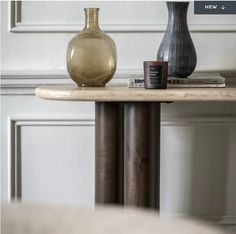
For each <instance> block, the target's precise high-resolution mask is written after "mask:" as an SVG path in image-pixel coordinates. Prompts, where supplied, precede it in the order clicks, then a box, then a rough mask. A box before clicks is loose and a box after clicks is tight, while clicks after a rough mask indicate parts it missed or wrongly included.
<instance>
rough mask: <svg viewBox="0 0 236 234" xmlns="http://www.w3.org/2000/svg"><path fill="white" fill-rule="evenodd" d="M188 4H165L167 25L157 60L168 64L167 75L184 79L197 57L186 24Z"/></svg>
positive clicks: (192, 67)
mask: <svg viewBox="0 0 236 234" xmlns="http://www.w3.org/2000/svg"><path fill="white" fill-rule="evenodd" d="M188 5H189V2H167V8H168V25H167V29H166V32H165V35H164V38H163V40H162V42H161V45H160V48H159V50H158V54H157V60H160V61H166V62H168V75H169V76H175V77H180V78H186V77H188V76H189V75H191V73H192V72H193V71H194V69H195V67H196V63H197V55H196V51H195V48H194V45H193V41H192V38H191V36H190V33H189V30H188V24H187V11H188Z"/></svg>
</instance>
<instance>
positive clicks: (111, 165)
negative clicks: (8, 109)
mask: <svg viewBox="0 0 236 234" xmlns="http://www.w3.org/2000/svg"><path fill="white" fill-rule="evenodd" d="M36 95H37V96H38V97H39V98H43V99H50V100H63V101H66V100H67V101H93V102H95V137H96V139H95V154H96V169H95V170H96V173H95V175H96V178H95V181H96V185H95V186H96V190H95V191H96V192H95V193H96V203H99V204H101V203H102V204H123V205H128V206H141V207H150V208H154V209H159V206H160V204H159V203H160V197H159V194H160V188H159V187H160V107H161V103H162V102H175V101H184V102H187V101H236V85H234V86H233V85H231V86H228V87H226V88H188V89H187V88H170V89H164V90H160V89H155V90H145V89H143V88H127V87H124V86H116V85H114V86H107V87H104V88H80V87H77V86H76V85H48V86H41V87H39V88H37V89H36Z"/></svg>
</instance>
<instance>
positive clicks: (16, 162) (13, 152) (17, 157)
mask: <svg viewBox="0 0 236 234" xmlns="http://www.w3.org/2000/svg"><path fill="white" fill-rule="evenodd" d="M23 126H32V127H34V126H42V127H44V126H61V127H63V126H67V127H68V126H94V118H93V117H91V116H70V117H67V116H65V117H60V118H58V117H57V116H50V117H48V116H43V117H35V116H23V115H22V116H10V117H9V121H8V133H9V144H8V151H9V167H8V168H9V171H10V172H9V200H10V201H20V200H21V198H22V193H21V188H22V181H21V136H20V135H21V128H22V127H23Z"/></svg>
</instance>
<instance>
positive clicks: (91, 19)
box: [84, 8, 100, 30]
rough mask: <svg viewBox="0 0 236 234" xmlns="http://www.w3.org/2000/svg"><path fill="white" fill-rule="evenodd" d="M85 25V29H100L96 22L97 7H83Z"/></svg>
mask: <svg viewBox="0 0 236 234" xmlns="http://www.w3.org/2000/svg"><path fill="white" fill-rule="evenodd" d="M84 11H85V27H84V29H86V30H100V28H99V24H98V12H99V8H85V9H84Z"/></svg>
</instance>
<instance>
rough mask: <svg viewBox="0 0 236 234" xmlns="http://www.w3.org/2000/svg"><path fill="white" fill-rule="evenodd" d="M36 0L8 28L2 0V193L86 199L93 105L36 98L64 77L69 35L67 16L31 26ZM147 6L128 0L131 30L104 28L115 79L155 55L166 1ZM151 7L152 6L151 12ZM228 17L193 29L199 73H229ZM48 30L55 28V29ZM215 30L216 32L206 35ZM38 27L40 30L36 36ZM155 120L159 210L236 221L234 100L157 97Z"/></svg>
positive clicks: (90, 194)
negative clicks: (163, 100)
mask: <svg viewBox="0 0 236 234" xmlns="http://www.w3.org/2000/svg"><path fill="white" fill-rule="evenodd" d="M30 4H31V5H30ZM34 4H39V8H38V9H42V8H40V2H37V3H33V2H32V3H30V2H29V4H28V5H24V4H23V5H22V15H21V20H22V22H23V23H22V24H15V27H14V25H13V24H12V28H11V30H12V31H17V30H18V33H16V32H10V31H9V29H10V25H9V19H10V18H11V19H12V20H14V19H15V18H17V17H15V18H14V16H13V15H9V12H10V11H9V9H8V7H9V4H8V2H6V1H4V2H1V22H2V27H1V40H2V44H1V45H2V48H1V50H2V53H1V57H2V64H1V65H2V73H3V77H2V84H1V92H2V95H1V104H2V112H1V128H2V129H1V144H2V145H1V195H2V199H3V200H7V199H10V197H11V195H12V198H17V197H18V198H20V199H22V200H23V201H32V202H55V203H72V204H80V205H83V206H93V205H94V184H95V180H94V168H95V161H94V104H93V103H88V102H83V103H82V102H80V103H79V102H56V101H45V100H39V99H37V98H36V97H35V96H34V95H33V94H34V88H35V87H36V86H37V85H38V84H42V83H45V84H49V83H64V82H70V80H69V79H68V78H65V76H64V74H66V67H65V66H66V63H65V54H66V47H67V44H68V42H69V40H70V39H71V38H72V37H73V35H74V34H73V33H71V32H69V31H73V30H74V31H75V28H72V29H71V28H70V26H68V23H67V25H63V24H65V22H59V21H60V20H62V17H61V18H60V19H59V18H58V15H54V14H52V16H53V17H54V18H53V19H50V20H51V22H52V21H53V20H54V23H55V22H59V23H58V25H59V26H60V25H61V26H60V28H54V26H52V23H51V24H50V23H48V26H47V22H41V26H40V24H39V25H38V26H36V25H34V23H35V22H36V21H37V19H36V18H32V17H39V18H38V19H40V10H39V11H38V12H37V15H32V14H29V7H33V8H34V7H35V6H36V5H34ZM53 4H57V3H56V2H54V3H52V2H48V4H47V5H48V6H49V7H55V8H54V10H53V12H57V11H56V10H55V9H57V10H58V11H62V8H63V7H69V8H70V6H68V5H67V6H65V4H68V3H66V2H60V3H58V5H53ZM60 4H61V5H60ZM83 4H84V3H83ZM99 4H101V3H99ZM103 4H108V3H103ZM127 4H128V3H127ZM130 4H132V3H130ZM146 4H147V5H146ZM150 4H151V2H149V3H145V2H139V3H137V4H136V5H130V6H131V8H129V7H130V6H129V5H127V8H126V9H135V8H137V11H140V14H141V13H142V17H143V19H144V23H143V22H142V21H138V20H139V19H137V17H136V18H135V15H134V18H133V20H136V21H137V22H136V24H135V25H134V26H133V27H135V28H136V32H135V33H134V31H135V30H134V29H133V28H131V25H132V24H131V20H132V19H131V18H128V21H127V25H128V26H127V25H126V26H124V28H123V29H122V28H121V29H122V30H119V27H120V26H121V27H122V24H120V26H119V24H118V25H116V22H112V24H113V25H111V26H110V28H109V27H108V26H107V27H108V29H109V30H110V31H113V32H109V35H110V36H111V37H112V38H113V39H114V40H115V42H116V45H117V52H118V66H117V74H116V75H117V79H115V81H117V82H124V81H126V78H128V77H129V76H130V74H135V73H140V72H142V62H143V60H152V59H155V57H156V53H157V48H158V46H159V44H160V42H161V40H162V37H163V29H164V27H163V25H161V24H159V25H158V23H156V22H157V21H158V22H161V23H164V22H165V15H163V13H160V14H159V15H155V14H156V12H158V11H159V10H160V9H162V8H161V6H160V8H158V7H157V6H158V4H163V3H155V4H156V5H155V7H156V8H155V7H154V6H152V5H150ZM37 6H38V5H37ZM132 7H134V8H132ZM162 7H163V6H162ZM69 8H68V9H69ZM63 9H64V8H63ZM140 9H145V10H147V12H145V11H144V10H140ZM148 9H155V11H154V10H153V11H150V14H149V12H148ZM163 9H165V8H163ZM72 11H73V10H72ZM104 11H105V10H104ZM32 12H33V11H32ZM48 12H51V11H48ZM63 12H64V13H63V14H66V11H63ZM68 12H70V11H68ZM73 12H74V11H73ZM76 12H77V13H78V14H79V11H78V10H76ZM134 12H135V11H134ZM163 12H164V11H163ZM11 13H12V14H13V12H11ZM109 14H111V15H113V14H115V13H114V12H112V11H110V13H109ZM122 14H124V15H123V16H122V15H121V16H122V20H124V19H126V18H125V17H127V15H125V14H126V12H125V11H124V12H123V13H122ZM111 15H109V16H104V17H105V18H104V20H105V21H106V22H108V21H109V20H110V19H111V18H112V17H111ZM131 15H132V14H131ZM149 16H150V17H151V18H149ZM81 17H83V16H81ZM106 17H107V18H106ZM116 17H117V16H116ZM146 17H147V18H146ZM152 17H154V18H152ZM155 17H157V18H155ZM158 17H160V18H158ZM163 17H164V18H163ZM138 18H140V17H138ZM63 19H68V18H67V17H64V18H63ZM82 19H83V18H81V20H82ZM117 19H118V18H117ZM68 20H72V21H73V20H75V19H68ZM79 20H80V19H79ZM194 20H197V21H194V22H193V23H195V25H197V23H199V24H200V25H201V24H202V23H204V22H203V21H204V20H203V19H202V18H201V17H198V18H197V19H196V18H194ZM27 22H28V26H27ZM122 22H123V23H125V22H124V21H122ZM232 22H236V21H235V16H227V17H224V24H222V25H219V24H221V21H220V20H219V18H215V19H214V20H213V18H211V19H209V25H205V26H204V25H203V26H201V27H200V28H198V30H197V31H196V30H195V31H194V32H193V33H192V38H193V41H194V44H195V47H196V51H197V55H198V64H197V70H235V67H236V64H235V61H236V54H235V46H236V45H235V43H236V33H235V25H234V24H232ZM118 23H119V22H118ZM145 23H147V24H146V25H145ZM42 25H44V26H43V27H42ZM55 27H57V26H55ZM146 27H147V28H148V29H149V30H146ZM155 27H158V30H159V31H158V30H156V31H155ZM55 29H57V30H59V29H60V30H61V33H53V31H55ZM192 29H193V30H194V29H196V26H194V25H193V26H192ZM213 29H214V30H218V32H212V31H211V32H210V33H209V32H208V30H213ZM37 30H38V31H41V33H35V31H37ZM60 30H59V31H60ZM109 30H108V31H109ZM22 31H27V33H22ZM42 31H44V32H42ZM45 31H50V33H45ZM124 31H125V32H124ZM219 45H224V47H221V46H219ZM57 74H58V75H57ZM161 118H162V126H161V135H162V142H161V155H162V157H161V167H162V170H161V198H160V199H161V213H162V214H170V215H177V216H178V215H196V216H199V217H201V218H204V219H213V220H218V221H219V222H220V223H221V224H225V225H227V226H232V228H233V226H234V225H235V224H236V207H235V204H236V201H235V199H236V186H235V176H236V175H235V171H236V168H235V167H236V163H235V162H236V153H235V152H236V148H235V145H236V144H235V139H236V126H235V125H236V124H235V119H236V104H235V103H221V102H218V103H198V102H197V103H172V104H163V105H162V116H161ZM17 165H19V166H21V167H19V166H18V167H17Z"/></svg>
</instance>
